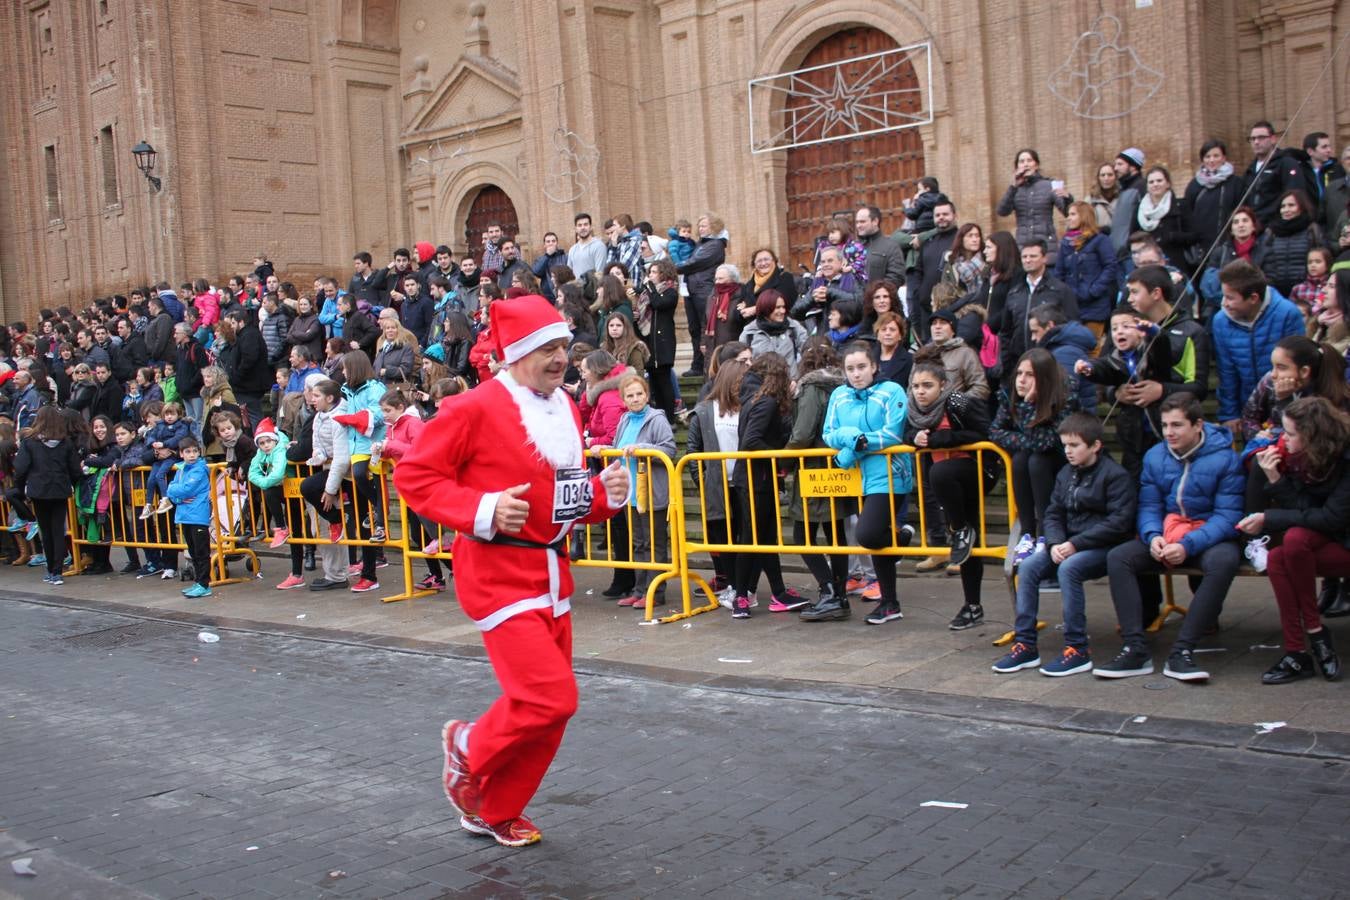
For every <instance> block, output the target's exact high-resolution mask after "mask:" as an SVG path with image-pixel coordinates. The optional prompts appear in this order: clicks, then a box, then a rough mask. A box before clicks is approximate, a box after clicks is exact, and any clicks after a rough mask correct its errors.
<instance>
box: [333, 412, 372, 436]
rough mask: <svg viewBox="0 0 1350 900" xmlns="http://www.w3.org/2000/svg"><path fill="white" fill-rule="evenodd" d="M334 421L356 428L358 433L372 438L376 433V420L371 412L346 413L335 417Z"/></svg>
mask: <svg viewBox="0 0 1350 900" xmlns="http://www.w3.org/2000/svg"><path fill="white" fill-rule="evenodd" d="M333 421H334V422H337V423H338V424H339V425H346V426H348V427H350V428H355V429H356V430H357V431H359V432H361V433H362V434H364V435H365V436H366V437H370V436H371V435H373V434H374V433H375V420H374V417H372V416H371V414H370V411H369V410H365V409H362V410H357V411H356V412H354V413H344V414H343V415H340V416H333Z"/></svg>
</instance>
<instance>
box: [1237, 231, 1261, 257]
mask: <svg viewBox="0 0 1350 900" xmlns="http://www.w3.org/2000/svg"><path fill="white" fill-rule="evenodd" d="M1255 246H1256V235H1252V236H1251V237H1249V238H1247V239H1246V240H1245V241H1239V240H1238V239H1237V238H1233V252H1234V253H1235V254H1237V257H1238V259H1245V260H1246V261H1247V262H1251V261H1252V248H1253V247H1255Z"/></svg>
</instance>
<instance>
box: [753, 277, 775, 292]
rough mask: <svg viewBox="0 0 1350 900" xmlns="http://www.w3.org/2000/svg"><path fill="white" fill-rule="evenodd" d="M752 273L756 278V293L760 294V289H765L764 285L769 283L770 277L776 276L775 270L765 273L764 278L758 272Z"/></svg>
mask: <svg viewBox="0 0 1350 900" xmlns="http://www.w3.org/2000/svg"><path fill="white" fill-rule="evenodd" d="M751 274H752V276H753V277H754V280H755V293H756V294H758V293H759V292H760V291H762V290H764V285H766V284H768V283H769V279H770V278H772V277H773V276H774V274H775V273H774V272H770V273H769V274H768V275H765V276H764V277H763V278H761V277H760V275H759V273H758V272H752V273H751Z"/></svg>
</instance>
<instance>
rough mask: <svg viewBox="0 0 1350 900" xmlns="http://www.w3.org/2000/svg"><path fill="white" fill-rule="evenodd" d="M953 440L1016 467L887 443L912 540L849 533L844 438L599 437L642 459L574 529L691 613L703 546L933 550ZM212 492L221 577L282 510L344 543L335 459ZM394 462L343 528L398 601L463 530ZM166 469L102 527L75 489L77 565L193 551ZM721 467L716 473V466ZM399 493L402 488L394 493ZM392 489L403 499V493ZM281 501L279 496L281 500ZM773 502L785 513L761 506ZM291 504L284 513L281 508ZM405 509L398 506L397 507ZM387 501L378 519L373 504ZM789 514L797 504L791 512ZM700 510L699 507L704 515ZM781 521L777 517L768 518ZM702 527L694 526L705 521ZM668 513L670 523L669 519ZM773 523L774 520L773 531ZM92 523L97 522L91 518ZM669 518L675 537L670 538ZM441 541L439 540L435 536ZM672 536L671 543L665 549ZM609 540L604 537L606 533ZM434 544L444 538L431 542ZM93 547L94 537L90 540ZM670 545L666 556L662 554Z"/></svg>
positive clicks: (647, 614) (414, 593) (311, 540)
mask: <svg viewBox="0 0 1350 900" xmlns="http://www.w3.org/2000/svg"><path fill="white" fill-rule="evenodd" d="M953 451H959V452H964V453H968V454H973V455H974V456H975V459H976V463H977V470H978V471H979V472H981V473H983V472H984V471H985V469H986V466H985V462H986V455H987V454H993V456H994V457H996V458H997V463H998V464H999V465H1000V466H1001V467H1002V476H1003V480H1004V481H1005V483H1006V481H1007V479H1008V478H1009V477H1010V475H1011V465H1012V462H1011V459H1010V458H1009V456H1008V455H1007V453H1005V452H1004V451H1003V450H1002V449H1000V448H999V447H997V446H996V445H994V444H992V443H988V442H982V443H978V444H972V445H969V446H966V447H960V448H944V451H934V450H931V449H927V448H916V447H910V446H903V447H897V448H893V449H891V450H888V451H885V455H887V456H896V455H905V456H908V457H909V458H910V460H911V466H912V469H913V477H914V484H915V491H916V494H917V497H916V499H917V513H918V528H917V529H916V532H915V536H916V538H917V542H912V543H910V544H909V545H908V546H903V547H902V546H899V545H898V543H897V544H894V545H893V546H891V547H887V548H883V549H881V550H869V549H866V548H863V547H861V546H858V545H851V544H849V543H848V542H847V540H846V539H845V538H844V535H843V534H842V533H841V530H840V528H839V523H840V522H842V521H843V520H844V519H846V518H847V517H848V516H849V515H852V514H854V513H855V512H856V511H857V508H858V504H859V503H860V500H861V494H862V490H861V487H862V486H861V479H860V473H859V472H858V470H857V469H840V468H838V467H837V466H835V464H834V457H835V452H834V451H832V450H829V449H817V450H779V451H761V452H725V453H722V452H717V453H698V454H688V455H685V456H684V457H682V458H680V460H679V461H678V463H676V462H672V461H671V459H670V458H669V457H668V456H667V455H666V454H664V453H662V452H660V451H657V450H647V449H639V450H630V451H627V452H625V451H624V450H621V449H611V448H606V449H604V450H601V451H589V452H588V456H590V457H592V458H594V459H597V460H598V463H599V465H607V464H609V463H611V462H613V461H615V460H620V462H621V464H623V465H628V466H631V467H632V471H634V472H635V473H636V476H637V477H636V479H635V484H634V487H633V491H632V495H631V499H630V502H629V503H628V504H627V505H626V506H625V508H624V510H623V512H622V513H621V514H620V515H618V516H616V517H614V518H612V519H610V520H608V521H606V522H604V523H602V524H598V525H584V526H583V525H578V526H576V527H575V529H574V531H573V533H572V535H571V536H570V539H569V543H570V545H571V546H570V550H571V554H572V562H573V564H574V565H577V566H580V567H590V568H609V569H615V570H630V571H636V572H650V573H652V574H651V580H650V582H649V583H648V585H647V587H646V592H645V595H644V600H645V606H646V608H645V611H644V620H645V621H647V622H652V621H657V622H662V623H668V622H674V621H678V620H681V619H686V618H689V617H691V616H694V615H697V614H699V613H703V612H710V611H712V610H714V609H717V607H718V604H717V597H716V594H715V592H714V590H713V588H712V586H711V585H710V584H709V583H708V581H707V580H705V579H704V578H703V577H702V575H700V574H699V573H697V572H696V571H694V570H693V568H692V563H691V561H692V558H693V557H694V556H695V555H696V554H704V553H706V554H709V555H713V554H722V553H727V554H731V553H773V554H783V553H789V554H803V553H818V554H827V555H838V554H859V555H862V554H872V553H881V554H885V555H894V556H902V557H903V556H911V557H919V556H930V555H935V554H941V553H943V552H945V550H946V548H944V547H937V546H933V545H930V544H929V543H928V537H927V536H928V528H927V525H928V522H927V516H928V511H927V510H926V509H925V508H924V507H925V504H924V497H925V491H926V490H927V485H926V476H925V474H924V473H925V470H926V469H927V466H925V465H923V464H922V459H923V457H924V456H925V455H928V454H932V453H934V452H946V453H951V452H953ZM737 465H744V466H746V471H747V472H749V473H750V474H751V476H752V477H754V478H756V479H757V480H758V481H759V482H760V483H762V480H763V478H764V472H765V471H766V469H767V471H768V472H769V477H770V478H771V485H772V488H773V490H772V491H771V492H770V491H768V490H760V491H755V490H746V489H743V488H742V489H740V490H739V492H738V489H737V488H736V487H735V486H734V485H733V478H732V472H733V471H734V467H735V466H737ZM208 468H209V472H210V479H211V482H210V483H211V494H212V520H213V524H212V533H211V538H212V540H211V545H212V554H211V565H212V573H211V574H212V578H211V583H212V584H213V585H220V584H231V583H238V582H240V581H243V580H244V579H242V578H238V577H232V576H231V575H230V573H229V571H228V569H227V563H229V562H231V561H234V560H236V559H239V558H240V557H243V558H244V559H245V561H246V563H247V566H248V568H249V569H250V570H251V571H252V572H253V573H254V574H256V573H257V572H258V571H259V563H258V558H257V554H256V553H255V552H254V550H253V549H252V548H251V546H250V545H251V544H253V543H254V542H256V541H266V540H268V539H269V538H270V537H271V535H272V533H273V529H274V528H275V527H277V525H278V522H280V524H282V525H283V527H285V528H286V530H287V531H288V535H287V537H286V541H287V543H294V544H298V545H301V546H305V545H308V546H319V545H325V544H331V543H334V542H332V541H331V536H330V533H329V529H328V523H327V520H325V519H323V518H321V517H320V516H319V515H318V514H317V512H316V510H315V509H314V508H313V507H312V506H311V504H310V503H309V502H308V501H307V500H305V498H304V497H303V495H302V493H301V484H302V483H303V481H304V480H305V479H306V478H308V477H310V476H312V475H314V474H316V473H321V472H322V471H323V470H321V469H314V468H311V467H309V466H305V465H295V464H292V466H290V467H289V468H288V471H287V475H286V478H285V479H284V480H283V482H282V483H281V485H279V486H278V487H277V488H274V489H271V490H273V491H279V496H278V494H275V493H274V494H272V495H271V497H268V496H266V495H265V493H266V492H264V491H263V490H261V489H260V488H258V487H257V486H256V485H252V484H250V483H248V482H247V481H246V480H244V479H242V478H241V477H236V476H235V475H232V474H231V473H230V472H229V471H228V470H227V466H226V465H225V464H224V463H214V464H211V465H210V466H209V467H208ZM391 469H392V466H391V465H390V464H389V462H388V461H385V464H384V465H383V466H380V467H379V468H378V470H377V471H372V472H370V473H369V476H368V481H367V482H366V483H364V484H361V485H358V479H357V478H356V476H355V474H354V473H352V472H349V473H348V474H347V476H346V478H345V479H344V481H343V488H342V490H341V492H340V493H341V497H340V500H339V502H338V504H337V507H336V508H337V509H338V512H339V518H340V524H341V536H340V539H339V540H338V541H337V542H336V543H337V544H339V545H342V546H347V547H358V548H360V547H375V548H381V549H385V548H388V549H393V550H397V551H399V552H400V553H401V554H402V569H403V580H404V590H403V591H402V592H401V593H398V594H394V595H390V596H386V597H384V598H383V599H384V602H396V601H399V600H408V599H416V598H420V597H426V596H430V595H433V594H435V593H436V591H435V590H433V589H429V588H426V587H423V586H421V585H420V584H419V583H418V582H417V581H416V573H415V571H414V566H415V563H416V561H417V560H425V559H436V560H439V561H441V562H443V563H445V564H446V565H447V567H448V566H449V565H452V564H453V555H452V554H451V553H450V550H449V547H450V541H451V539H452V537H453V532H451V531H448V530H446V529H443V528H442V527H441V526H439V525H437V524H436V523H434V522H431V521H429V520H426V519H423V518H421V517H419V516H418V515H417V514H416V512H415V511H413V510H412V509H410V508H409V507H408V505H407V503H406V502H405V501H404V500H403V499H402V498H401V497H398V496H396V495H392V492H391V489H390V488H391V479H390V478H389V475H390V472H391ZM151 473H152V470H151V469H150V468H149V467H146V468H139V469H128V470H109V471H108V472H107V474H106V476H105V477H106V478H109V479H114V480H115V481H114V487H113V489H112V490H111V491H110V494H109V497H108V501H107V503H106V507H104V508H103V509H99V510H96V511H95V512H94V513H93V518H94V521H95V522H96V527H95V530H94V531H93V532H91V531H90V530H89V521H90V519H89V517H90V515H91V514H90V512H89V511H88V510H87V509H86V511H85V513H84V517H83V518H81V513H80V510H79V509H77V503H76V500H75V498H72V500H71V504H70V516H71V519H70V521H71V536H72V541H71V554H72V557H73V559H72V568H73V570H74V571H78V570H80V569H81V568H83V565H84V564H83V561H82V559H81V556H82V549H84V548H87V547H89V546H91V545H95V544H104V545H109V546H120V547H134V548H137V549H141V550H147V549H150V550H164V551H169V552H174V553H185V552H186V550H187V544H186V542H185V541H184V539H183V535H182V532H181V529H180V528H178V527H177V525H175V524H174V523H173V520H172V517H171V515H170V514H169V513H162V514H160V513H156V514H153V515H151V516H149V517H148V518H145V519H142V518H140V512H141V510H142V508H143V507H145V505H146V504H147V503H149V502H151V501H156V502H157V500H158V496H157V495H158V491H157V490H156V489H155V488H154V486H153V485H152V483H151V478H152V474H151ZM686 473H688V474H689V476H690V478H691V481H692V483H693V485H694V487H695V489H696V493H697V499H696V501H695V502H696V503H697V508H696V509H695V510H692V512H693V515H692V517H691V515H690V512H691V510H689V509H687V508H686V501H685V496H684V493H685V492H684V489H683V484H684V477H685V474H686ZM888 473H889V474H888V478H889V479H890V482H891V492H892V493H894V481H895V474H894V468H893V467H888ZM709 475H711V476H712V477H707V476H709ZM659 476H664V479H665V482H666V494H667V501H668V502H667V504H666V506H665V507H664V508H657V500H658V497H659V490H658V481H659ZM989 487H990V484H989V483H987V481H986V479H984V478H983V477H981V478H980V479H979V492H978V494H979V496H978V510H979V523H978V528H977V540H976V544H975V547H974V549H973V551H972V555H974V556H977V557H981V558H988V559H1000V560H1001V559H1004V558H1005V557H1006V556H1007V555H1008V548H1007V546H1006V545H1004V544H1002V543H991V542H990V540H989V527H988V522H987V515H986V512H987V493H988V489H989ZM391 495H392V497H391ZM733 496H734V497H735V499H734V500H733ZM713 497H716V498H717V499H718V500H720V504H718V506H719V507H720V510H722V511H723V518H722V519H721V523H722V524H721V525H720V526H719V527H717V530H718V532H719V536H713V535H712V534H711V530H712V529H710V528H709V523H710V522H717V521H718V520H717V519H716V518H715V517H714V516H710V515H709V512H710V499H711V498H713ZM391 500H393V501H397V502H396V503H392V502H391ZM269 501H270V502H269ZM742 503H744V504H745V505H746V507H747V512H748V515H747V516H746V517H745V518H746V519H747V520H748V523H749V534H744V533H737V531H736V529H735V528H734V527H728V526H727V525H726V522H727V518H726V517H727V515H729V513H728V512H727V511H730V510H733V509H734V508H736V507H735V506H734V504H742ZM764 503H772V504H773V510H772V513H767V512H766V511H762V510H760V509H759V507H760V506H761V505H762V504H764ZM822 503H823V504H826V505H827V507H828V510H829V512H828V514H827V515H828V521H819V520H820V519H821V518H822V517H821V516H820V515H819V514H817V515H816V519H815V520H813V518H812V507H813V505H814V506H816V507H817V513H818V508H819V506H820V505H821V504H822ZM1007 503H1008V517H1009V523H1010V527H1011V523H1012V522H1013V521H1014V520H1015V519H1016V506H1015V503H1014V501H1013V499H1012V496H1011V491H1009V492H1008V500H1007ZM278 511H280V512H281V514H282V517H281V519H278V518H277V516H276V515H275V513H276V512H278ZM395 511H397V514H396V515H391V514H390V513H393V512H395ZM372 512H374V513H375V521H372V519H371V514H372ZM0 514H4V515H5V519H4V521H8V505H7V504H3V503H2V502H0ZM785 514H790V515H788V516H785ZM794 518H795V519H800V521H801V523H802V526H803V531H804V533H805V536H806V537H805V540H804V541H793V540H791V539H789V538H787V536H786V535H787V529H788V528H790V527H791V525H790V523H791V522H792V521H793V519H794ZM691 519H692V521H691ZM381 521H382V522H383V524H384V528H385V532H386V533H385V540H384V541H377V540H375V539H374V535H373V533H372V532H373V525H375V524H378V523H379V522H381ZM769 522H772V523H773V524H772V525H767V524H766V523H769ZM903 524H905V523H904V522H903V521H900V520H898V517H897V514H896V504H893V505H892V507H891V526H892V533H893V534H895V533H898V530H899V527H900V526H901V525H903ZM695 525H697V527H698V531H697V533H695V532H694V530H693V526H695ZM661 526H666V527H664V528H663V527H661ZM818 526H823V531H824V534H825V539H824V540H820V539H817V531H818V530H821V529H820V528H818ZM766 527H767V528H768V529H769V530H770V532H771V533H761V532H762V531H764V530H765V528H766ZM82 528H83V529H84V532H83V536H82V535H81V529H82ZM662 531H664V532H665V535H664V536H665V538H666V541H664V542H663V541H662V540H661V536H662V535H661V532H662ZM91 533H97V535H98V536H97V539H92V540H91V539H90V535H91ZM433 540H434V542H435V546H432V542H433ZM666 542H668V546H669V552H668V553H665V552H662V551H663V549H664V547H663V546H662V545H663V544H664V543H666ZM597 545H598V546H597ZM428 550H431V551H433V552H427V551H428ZM86 552H87V551H86ZM662 557H666V559H664V560H663V559H662ZM674 579H678V580H679V582H680V588H679V589H680V603H679V604H678V606H677V607H676V608H675V609H674V610H673V611H672V612H670V613H669V614H667V615H664V616H661V617H660V618H656V617H655V613H656V610H657V607H656V605H655V602H654V601H655V598H656V596H657V595H658V593H661V592H662V588H663V587H664V586H665V585H666V583H667V582H669V581H671V580H674ZM695 590H697V591H699V592H700V593H702V595H703V596H704V597H705V598H706V602H705V603H700V604H699V605H695V604H694V600H693V591H695Z"/></svg>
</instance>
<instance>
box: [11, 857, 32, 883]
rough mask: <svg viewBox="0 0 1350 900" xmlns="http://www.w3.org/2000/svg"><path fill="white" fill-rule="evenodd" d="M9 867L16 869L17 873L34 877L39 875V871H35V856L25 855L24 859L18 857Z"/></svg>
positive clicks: (15, 872)
mask: <svg viewBox="0 0 1350 900" xmlns="http://www.w3.org/2000/svg"><path fill="white" fill-rule="evenodd" d="M9 867H10V868H11V869H13V870H14V874H15V875H28V876H30V877H33V878H36V877H37V872H34V871H33V857H31V856H25V857H24V858H23V859H16V860H14V861H13V862H11V863H10V864H9Z"/></svg>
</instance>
